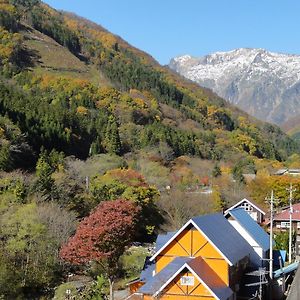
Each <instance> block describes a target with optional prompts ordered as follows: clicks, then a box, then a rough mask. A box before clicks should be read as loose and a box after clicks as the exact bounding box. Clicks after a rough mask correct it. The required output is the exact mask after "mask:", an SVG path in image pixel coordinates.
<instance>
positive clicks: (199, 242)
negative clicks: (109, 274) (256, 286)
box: [129, 214, 256, 300]
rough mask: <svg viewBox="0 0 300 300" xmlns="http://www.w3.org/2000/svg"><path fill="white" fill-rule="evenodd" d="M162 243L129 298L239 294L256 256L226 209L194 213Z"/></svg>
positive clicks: (224, 299)
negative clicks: (227, 216) (208, 213)
mask: <svg viewBox="0 0 300 300" xmlns="http://www.w3.org/2000/svg"><path fill="white" fill-rule="evenodd" d="M158 242H159V243H158V245H157V246H158V247H157V250H156V253H155V254H154V255H153V256H152V257H151V258H150V259H149V260H148V262H147V263H146V266H145V269H144V270H143V272H142V274H141V277H140V279H139V280H138V281H136V282H133V283H132V284H131V285H130V289H131V292H132V298H129V299H144V300H153V299H162V300H165V299H166V300H181V299H182V300H189V299H190V300H196V299H197V300H202V299H203V300H204V299H205V300H208V299H218V300H229V299H235V297H236V293H237V292H238V291H239V283H240V281H241V278H242V276H243V274H244V272H245V269H246V268H247V267H248V266H249V264H250V260H251V256H252V255H256V254H255V253H254V251H253V249H252V247H251V246H250V245H249V243H247V241H246V240H245V239H244V238H243V237H242V236H241V235H240V234H239V233H238V232H237V231H236V230H235V229H234V227H233V226H232V225H231V224H230V223H229V222H228V220H227V219H225V217H224V216H223V215H222V214H212V215H205V216H200V217H195V218H192V219H191V220H189V221H188V222H187V223H186V224H185V225H184V226H182V228H181V229H179V230H178V231H177V232H175V233H169V234H168V235H166V236H159V238H158ZM162 242H163V243H162Z"/></svg>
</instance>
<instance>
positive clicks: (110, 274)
mask: <svg viewBox="0 0 300 300" xmlns="http://www.w3.org/2000/svg"><path fill="white" fill-rule="evenodd" d="M139 211H140V209H139V207H137V206H136V205H135V204H134V203H132V202H130V201H128V200H123V199H118V200H113V201H103V202H101V203H100V204H99V205H98V206H97V207H96V209H95V210H94V211H93V212H92V213H91V214H90V215H89V216H88V217H86V218H84V219H83V220H82V221H81V222H80V224H79V226H78V228H77V230H76V233H75V235H74V236H73V237H71V238H70V239H69V240H68V242H67V243H66V244H65V245H64V246H63V247H62V249H61V251H60V257H61V258H62V259H64V260H66V261H68V262H70V263H71V264H75V265H80V264H85V263H89V262H91V261H95V262H97V263H99V265H100V266H101V268H102V270H103V272H104V273H105V275H106V276H107V278H108V280H109V284H110V299H113V284H114V280H115V278H116V275H117V273H118V269H119V264H118V262H119V259H120V256H121V255H122V254H123V253H124V250H125V247H126V246H127V245H128V244H129V243H130V242H131V241H132V239H133V236H134V233H135V225H136V221H137V217H138V214H139Z"/></svg>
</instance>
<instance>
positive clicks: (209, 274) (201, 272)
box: [187, 257, 233, 299]
mask: <svg viewBox="0 0 300 300" xmlns="http://www.w3.org/2000/svg"><path fill="white" fill-rule="evenodd" d="M187 265H189V266H190V267H191V268H192V270H193V271H194V272H195V273H196V274H197V276H198V277H199V278H201V280H202V281H203V282H204V284H205V285H207V287H208V288H209V289H210V290H212V291H213V293H214V294H215V295H216V296H217V297H218V298H219V299H228V298H229V297H230V296H231V295H232V294H233V291H232V290H231V289H230V288H229V287H228V286H226V284H225V283H224V281H222V280H221V278H220V277H219V276H218V275H217V273H215V271H214V270H213V269H212V268H211V267H210V266H209V265H208V264H207V263H206V262H205V261H204V259H203V258H202V257H197V258H195V259H193V260H191V261H189V262H188V263H187Z"/></svg>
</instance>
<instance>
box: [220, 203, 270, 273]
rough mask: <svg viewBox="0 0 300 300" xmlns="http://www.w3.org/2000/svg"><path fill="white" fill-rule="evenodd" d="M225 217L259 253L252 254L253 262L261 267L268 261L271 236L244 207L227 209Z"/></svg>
mask: <svg viewBox="0 0 300 300" xmlns="http://www.w3.org/2000/svg"><path fill="white" fill-rule="evenodd" d="M225 217H226V218H227V219H228V221H229V222H230V224H231V225H232V226H233V227H234V228H235V229H236V231H237V232H238V233H239V234H240V236H241V237H243V238H244V239H245V240H246V241H247V242H248V244H249V245H250V246H251V247H252V248H253V249H254V251H255V253H256V254H257V255H254V256H253V255H252V257H251V262H252V264H253V265H254V266H256V267H259V266H263V265H265V264H266V263H267V261H266V259H267V258H268V257H269V250H270V236H269V234H268V233H267V232H265V231H264V230H263V228H261V227H260V226H259V225H258V224H257V223H256V222H255V221H254V220H253V218H251V217H250V216H249V214H248V213H247V212H246V211H245V210H244V209H242V208H236V209H232V210H229V211H227V213H225Z"/></svg>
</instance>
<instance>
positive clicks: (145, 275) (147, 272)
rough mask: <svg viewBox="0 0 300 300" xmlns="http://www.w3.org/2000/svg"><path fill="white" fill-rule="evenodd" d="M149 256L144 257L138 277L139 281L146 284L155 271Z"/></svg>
mask: <svg viewBox="0 0 300 300" xmlns="http://www.w3.org/2000/svg"><path fill="white" fill-rule="evenodd" d="M149 259H150V256H148V257H146V260H145V264H144V267H143V270H142V272H141V275H140V281H142V282H147V281H148V280H149V279H151V278H152V276H153V271H154V270H155V263H154V262H152V261H150V260H149Z"/></svg>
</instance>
